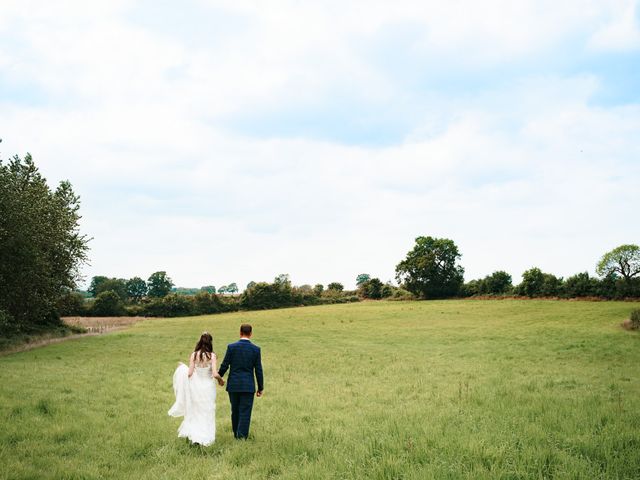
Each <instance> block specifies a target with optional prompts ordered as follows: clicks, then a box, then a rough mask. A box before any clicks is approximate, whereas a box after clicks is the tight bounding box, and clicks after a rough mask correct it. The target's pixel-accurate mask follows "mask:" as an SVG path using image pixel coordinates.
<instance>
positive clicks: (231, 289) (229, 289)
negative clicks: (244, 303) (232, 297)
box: [226, 282, 238, 294]
mask: <svg viewBox="0 0 640 480" xmlns="http://www.w3.org/2000/svg"><path fill="white" fill-rule="evenodd" d="M226 290H227V293H231V294H234V293H238V286H237V285H236V284H235V282H233V283H230V284H229V285H227V289H226Z"/></svg>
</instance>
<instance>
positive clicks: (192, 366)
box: [189, 352, 196, 378]
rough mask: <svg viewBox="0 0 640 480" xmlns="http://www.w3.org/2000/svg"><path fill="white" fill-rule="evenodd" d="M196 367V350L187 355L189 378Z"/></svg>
mask: <svg viewBox="0 0 640 480" xmlns="http://www.w3.org/2000/svg"><path fill="white" fill-rule="evenodd" d="M195 368H196V352H193V353H192V354H191V356H190V357H189V378H191V375H193V370H194V369H195Z"/></svg>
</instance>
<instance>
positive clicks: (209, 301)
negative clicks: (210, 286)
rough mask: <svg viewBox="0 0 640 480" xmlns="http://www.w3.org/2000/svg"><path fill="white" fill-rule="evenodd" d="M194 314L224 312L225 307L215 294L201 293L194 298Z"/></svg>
mask: <svg viewBox="0 0 640 480" xmlns="http://www.w3.org/2000/svg"><path fill="white" fill-rule="evenodd" d="M193 302H194V313H196V314H199V315H204V314H209V313H219V312H222V311H224V305H223V304H222V302H221V301H220V297H218V296H217V295H216V294H215V293H207V292H206V291H201V292H200V293H198V294H197V295H196V296H195V297H194V298H193Z"/></svg>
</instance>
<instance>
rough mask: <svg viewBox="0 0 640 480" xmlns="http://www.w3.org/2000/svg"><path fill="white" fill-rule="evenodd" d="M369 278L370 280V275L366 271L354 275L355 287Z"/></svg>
mask: <svg viewBox="0 0 640 480" xmlns="http://www.w3.org/2000/svg"><path fill="white" fill-rule="evenodd" d="M369 280H371V275H369V274H368V273H361V274H360V275H358V276H357V277H356V287H359V286H360V285H362V284H363V283H364V282H367V281H369Z"/></svg>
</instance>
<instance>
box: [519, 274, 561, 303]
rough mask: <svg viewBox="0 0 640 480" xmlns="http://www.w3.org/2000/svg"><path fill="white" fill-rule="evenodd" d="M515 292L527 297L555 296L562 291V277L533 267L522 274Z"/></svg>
mask: <svg viewBox="0 0 640 480" xmlns="http://www.w3.org/2000/svg"><path fill="white" fill-rule="evenodd" d="M516 293H518V295H524V296H527V297H555V296H557V295H560V294H561V293H562V278H558V277H556V276H555V275H552V274H550V273H544V272H543V271H542V270H540V269H539V268H537V267H533V268H530V269H529V270H527V271H526V272H524V273H523V274H522V282H521V283H520V285H518V287H517V288H516Z"/></svg>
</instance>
